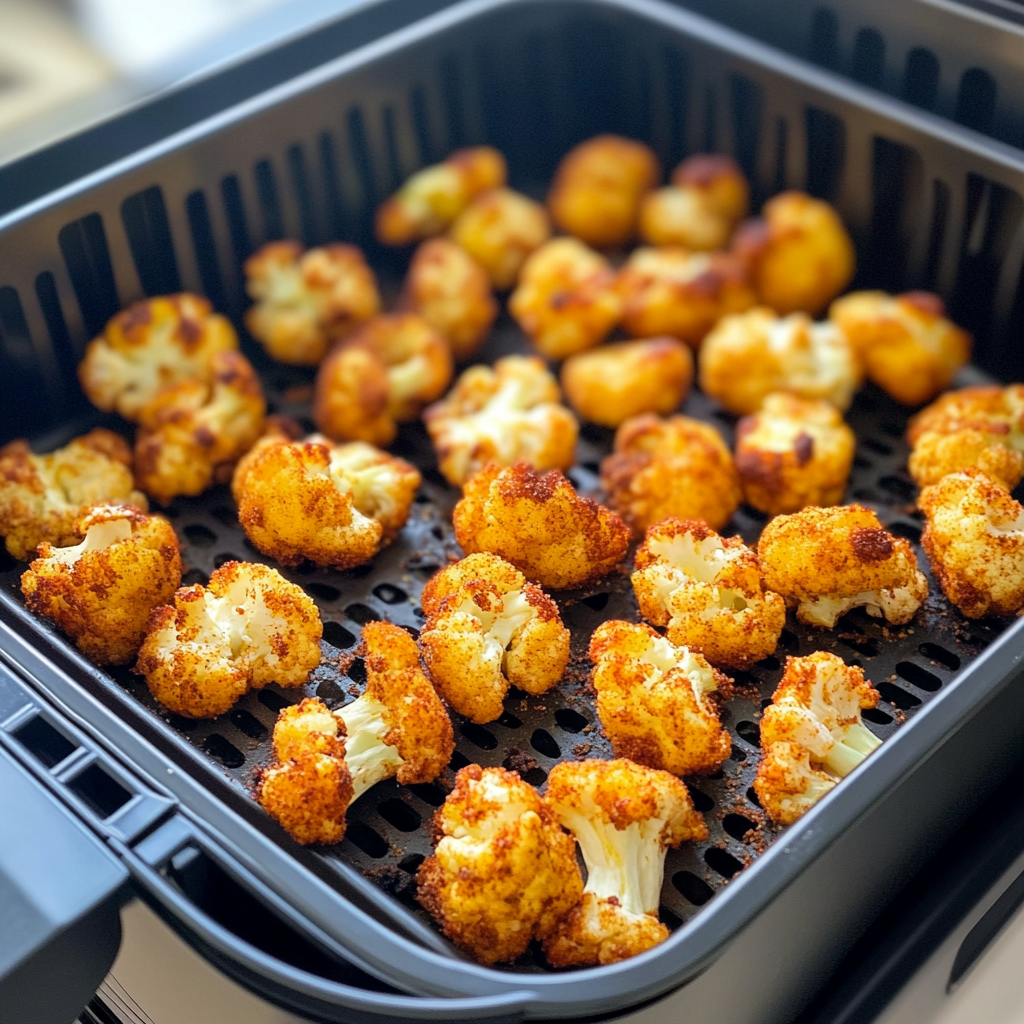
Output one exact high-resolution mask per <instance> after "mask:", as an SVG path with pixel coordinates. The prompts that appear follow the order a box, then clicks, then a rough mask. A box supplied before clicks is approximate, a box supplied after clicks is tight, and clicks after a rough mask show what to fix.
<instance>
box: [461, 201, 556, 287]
mask: <svg viewBox="0 0 1024 1024" xmlns="http://www.w3.org/2000/svg"><path fill="white" fill-rule="evenodd" d="M451 236H452V238H453V239H454V240H455V241H456V242H458V243H459V245H461V246H462V248H463V249H465V250H466V252H468V253H469V254H470V256H472V257H473V258H474V259H475V260H476V261H477V263H479V264H480V266H482V267H483V268H484V270H486V271H487V275H488V277H489V278H490V281H491V284H492V285H494V287H495V288H497V289H499V290H501V291H504V290H505V289H507V288H511V287H512V286H513V285H514V284H515V283H516V279H517V278H518V277H519V271H520V268H521V267H522V265H523V263H524V262H525V260H526V257H527V256H529V255H530V253H532V252H533V251H534V250H535V249H539V248H540V247H541V246H542V245H543V244H544V243H545V242H546V241H547V240H548V239H549V238H550V237H551V222H550V221H549V220H548V213H547V210H545V209H544V207H543V206H541V204H540V203H535V202H534V201H533V200H532V199H530V198H528V197H527V196H524V195H523V194H522V193H521V192H513V191H512V190H511V189H508V188H497V189H495V190H494V191H493V192H485V193H484V194H483V195H482V196H478V197H477V198H476V199H474V200H473V202H471V203H470V204H469V206H468V207H467V208H466V209H465V211H463V213H461V214H460V215H459V217H458V219H457V220H456V221H455V223H454V224H453V225H452V230H451Z"/></svg>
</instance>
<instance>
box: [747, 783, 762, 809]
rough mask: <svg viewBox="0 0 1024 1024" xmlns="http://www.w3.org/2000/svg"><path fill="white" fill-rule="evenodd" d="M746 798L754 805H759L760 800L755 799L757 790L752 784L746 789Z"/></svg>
mask: <svg viewBox="0 0 1024 1024" xmlns="http://www.w3.org/2000/svg"><path fill="white" fill-rule="evenodd" d="M747 799H748V800H749V801H750V802H751V803H752V804H753V805H754V806H755V807H760V806H761V801H760V800H758V799H757V790H756V789H754V787H753V786H751V787H750V789H748V790H747Z"/></svg>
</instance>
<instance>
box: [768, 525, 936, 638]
mask: <svg viewBox="0 0 1024 1024" xmlns="http://www.w3.org/2000/svg"><path fill="white" fill-rule="evenodd" d="M757 555H758V558H759V560H760V562H761V571H762V572H763V573H764V580H765V583H766V584H767V586H768V589H769V590H774V591H775V592H776V593H778V594H781V595H782V596H783V597H784V598H785V599H786V602H787V603H788V604H790V605H794V604H795V605H796V606H797V610H796V617H797V618H798V619H799V620H800V621H801V622H804V623H807V624H808V625H811V626H825V627H827V628H829V629H831V628H832V627H833V626H834V625H835V624H836V620H837V619H838V618H839V616H840V615H845V614H846V613H847V612H848V611H850V609H852V608H859V607H863V608H864V609H865V610H866V611H867V613H868V614H869V615H873V616H874V617H875V618H885V619H887V620H888V621H889V622H891V623H893V624H894V625H903V623H905V622H909V621H910V620H911V619H912V618H913V617H914V613H915V612H916V611H917V609H918V608H920V607H921V604H922V603H923V602H924V599H925V598H926V597H927V596H928V580H927V579H926V578H925V576H924V574H923V573H921V572H920V571H918V568H917V559H916V558H915V557H914V551H913V548H911V546H910V542H909V541H907V540H905V539H904V538H903V537H894V536H893V535H892V534H891V533H889V532H888V531H887V530H885V529H883V528H882V524H881V523H880V522H879V521H878V516H876V515H875V513H874V512H872V511H871V510H870V509H866V508H864V507H863V506H861V505H846V506H840V507H833V508H805V509H803V510H802V511H800V512H795V513H794V514H793V515H788V516H777V517H776V518H775V519H773V520H772V521H771V522H770V523H769V524H768V525H767V526H766V527H765V528H764V531H763V532H762V533H761V539H760V541H759V542H758V545H757Z"/></svg>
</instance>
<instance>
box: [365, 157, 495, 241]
mask: <svg viewBox="0 0 1024 1024" xmlns="http://www.w3.org/2000/svg"><path fill="white" fill-rule="evenodd" d="M506 177H507V171H506V168H505V158H504V157H503V156H502V155H501V153H499V152H498V150H496V149H492V148H491V147H490V146H472V147H470V148H468V149H457V150H455V151H454V152H453V153H450V154H449V155H448V157H447V158H446V159H445V160H444V162H443V163H439V164H432V165H431V166H430V167H424V168H423V169H422V170H419V171H417V172H416V173H415V174H413V175H412V176H411V177H409V178H407V179H406V181H405V184H403V185H402V187H401V188H400V189H399V190H398V191H397V192H396V193H395V194H394V195H393V196H392V197H391V198H390V199H388V200H387V201H386V202H384V203H382V204H381V205H380V206H379V207H378V208H377V220H376V231H377V238H378V240H379V241H380V242H382V243H383V244H384V245H409V244H411V243H412V242H418V241H420V239H423V238H430V236H431V235H439V234H440V233H441V232H442V231H444V229H445V228H446V227H448V225H449V224H451V223H452V221H453V220H455V218H456V217H458V215H459V214H460V213H462V211H463V210H465V209H466V207H467V206H468V205H469V204H470V203H471V202H472V201H473V199H475V198H476V197H477V196H478V195H480V194H481V193H483V192H487V191H490V190H491V189H494V188H500V187H501V186H502V185H504V184H505V179H506Z"/></svg>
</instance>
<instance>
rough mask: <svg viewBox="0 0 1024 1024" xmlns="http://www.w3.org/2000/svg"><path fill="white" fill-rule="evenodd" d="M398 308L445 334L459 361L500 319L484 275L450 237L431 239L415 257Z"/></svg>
mask: <svg viewBox="0 0 1024 1024" xmlns="http://www.w3.org/2000/svg"><path fill="white" fill-rule="evenodd" d="M400 305H401V307H402V309H407V310H409V312H411V313H418V314H419V315H420V316H421V317H422V318H423V319H424V320H425V321H426V322H427V323H428V324H430V326H431V327H433V328H434V330H435V331H438V332H439V333H440V334H442V335H444V337H445V338H446V339H447V341H448V345H449V346H450V348H451V350H452V355H453V356H454V357H455V358H456V359H457V360H459V361H460V362H461V361H463V360H465V359H469V358H471V357H472V356H475V355H476V353H477V352H478V351H479V350H480V346H481V345H482V344H483V343H484V340H485V339H486V337H487V335H488V333H490V330H491V325H492V324H493V323H494V319H495V317H497V315H498V303H497V302H496V301H495V298H494V296H493V295H492V294H491V284H490V281H488V279H487V273H486V271H485V270H484V268H483V267H481V266H480V264H479V263H477V261H476V260H475V259H473V257H472V256H470V255H469V253H467V252H466V251H465V249H463V248H462V246H461V245H457V244H456V243H455V242H453V241H452V240H451V239H449V238H431V239H430V240H429V241H427V242H424V243H423V244H422V245H421V246H420V247H419V248H418V249H417V250H416V252H415V253H414V254H413V257H412V260H411V261H410V263H409V272H408V274H406V277H405V286H404V288H403V290H402V298H401V302H400Z"/></svg>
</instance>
